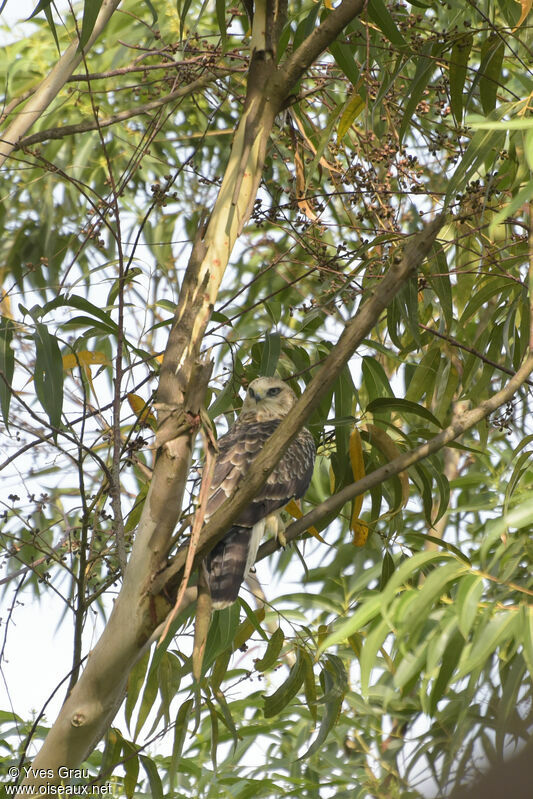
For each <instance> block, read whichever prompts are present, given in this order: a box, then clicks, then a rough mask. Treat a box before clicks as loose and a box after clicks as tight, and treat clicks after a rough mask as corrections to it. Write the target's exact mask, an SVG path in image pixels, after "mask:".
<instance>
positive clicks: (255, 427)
mask: <svg viewBox="0 0 533 799" xmlns="http://www.w3.org/2000/svg"><path fill="white" fill-rule="evenodd" d="M295 402H296V395H295V394H294V392H293V391H292V389H291V388H290V387H289V386H288V385H287V384H286V383H284V382H283V380H279V379H278V378H276V377H258V378H257V379H256V380H253V381H252V382H251V383H250V385H249V387H248V391H247V394H246V399H245V400H244V402H243V405H242V410H241V413H240V415H239V418H238V419H237V421H236V422H235V424H234V425H233V426H232V427H231V428H230V429H229V430H228V432H227V433H226V434H225V435H223V436H221V438H220V439H219V440H218V446H219V453H218V455H217V458H216V462H215V468H214V474H213V480H212V483H211V489H210V496H209V500H208V503H207V508H206V520H207V519H208V518H209V516H211V515H212V514H213V513H214V512H215V511H216V510H217V508H218V507H219V506H220V505H221V504H222V503H223V502H224V500H225V499H227V497H229V496H230V495H231V494H232V493H233V491H234V490H235V488H236V486H237V485H238V484H239V483H240V482H241V481H242V480H246V475H247V473H248V470H249V468H250V465H251V463H252V461H253V459H254V458H255V456H256V455H257V454H258V453H259V452H260V450H261V449H262V448H263V447H264V446H265V443H266V442H267V439H268V438H269V436H271V435H272V433H273V432H274V430H275V429H276V428H277V426H278V425H279V423H280V421H281V419H283V417H284V416H286V415H287V413H288V412H289V410H290V409H291V408H292V406H293V405H294V403H295ZM315 455H316V450H315V444H314V441H313V437H312V435H311V433H310V432H309V430H306V429H305V428H304V429H302V430H301V431H300V433H299V434H298V436H297V437H296V438H295V440H294V441H293V442H292V444H291V445H290V446H289V448H288V449H287V451H286V452H285V454H284V455H283V457H282V458H281V460H280V461H279V463H278V465H277V466H276V468H275V469H274V471H273V472H272V473H271V474H270V476H269V478H268V480H267V481H266V483H265V485H264V486H263V488H262V489H261V490H260V491H259V493H258V494H257V496H256V497H255V498H254V499H253V500H252V501H251V502H250V504H249V505H248V506H247V507H246V508H245V509H244V510H243V512H242V513H241V514H240V516H239V517H238V518H237V520H236V521H235V522H234V524H233V527H232V528H231V529H230V530H229V532H228V533H227V534H226V535H225V536H224V538H223V539H222V540H221V541H219V542H218V544H216V546H215V547H214V548H213V549H212V550H211V552H210V553H209V555H208V556H207V558H206V567H207V577H208V582H209V587H210V591H211V598H212V603H213V608H214V609H215V610H220V609H221V608H225V607H227V606H228V605H231V604H232V603H233V602H235V600H236V599H237V595H238V593H239V589H240V587H241V584H242V582H243V581H244V579H245V578H246V576H247V575H248V572H249V571H250V569H251V568H252V567H253V565H254V562H255V556H256V554H257V549H258V547H259V543H260V541H261V538H262V536H263V534H264V533H265V532H267V531H268V532H269V531H275V532H276V533H277V534H278V537H280V532H279V527H278V522H279V523H281V520H280V519H279V511H280V510H281V509H282V508H283V507H284V506H285V505H286V504H287V503H288V502H289V501H290V500H291V499H299V498H300V497H302V496H303V495H304V494H305V492H306V491H307V487H308V486H309V483H310V481H311V476H312V474H313V466H314V462H315Z"/></svg>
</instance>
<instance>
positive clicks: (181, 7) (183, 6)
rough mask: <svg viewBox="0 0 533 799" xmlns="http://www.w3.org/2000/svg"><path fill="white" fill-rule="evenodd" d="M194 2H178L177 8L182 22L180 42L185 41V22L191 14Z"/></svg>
mask: <svg viewBox="0 0 533 799" xmlns="http://www.w3.org/2000/svg"><path fill="white" fill-rule="evenodd" d="M191 2H192V0H183V2H181V0H178V3H177V8H178V16H179V20H180V42H181V41H182V40H183V30H184V28H185V20H186V19H187V14H188V12H189V8H190V7H191Z"/></svg>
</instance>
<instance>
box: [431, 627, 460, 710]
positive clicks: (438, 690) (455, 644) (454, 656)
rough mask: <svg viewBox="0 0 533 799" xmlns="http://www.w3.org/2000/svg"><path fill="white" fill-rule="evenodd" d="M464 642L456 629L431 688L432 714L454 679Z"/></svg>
mask: <svg viewBox="0 0 533 799" xmlns="http://www.w3.org/2000/svg"><path fill="white" fill-rule="evenodd" d="M464 644H465V641H464V638H463V636H462V635H461V633H460V632H459V630H455V632H454V633H453V634H452V635H451V637H450V639H449V641H448V644H447V646H446V648H445V650H444V654H443V655H442V663H441V667H440V669H439V673H438V676H437V679H436V680H435V682H434V683H433V688H432V689H431V695H430V699H429V706H430V712H431V714H432V715H433V714H434V713H435V712H436V709H437V704H438V702H439V700H440V699H442V697H443V696H444V694H445V692H446V689H447V687H448V685H449V684H450V680H451V679H452V676H453V673H454V671H455V668H456V666H457V664H458V663H459V659H460V657H461V653H462V651H463V647H464Z"/></svg>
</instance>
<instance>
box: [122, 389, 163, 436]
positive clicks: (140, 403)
mask: <svg viewBox="0 0 533 799" xmlns="http://www.w3.org/2000/svg"><path fill="white" fill-rule="evenodd" d="M128 403H129V406H130V408H131V409H132V411H133V413H134V414H135V415H136V417H137V422H138V423H139V424H148V425H150V427H151V428H152V429H154V430H155V428H156V425H157V422H156V418H155V416H154V414H153V413H152V411H151V410H150V408H149V407H148V406H147V404H146V400H143V398H142V397H139V395H138V394H128Z"/></svg>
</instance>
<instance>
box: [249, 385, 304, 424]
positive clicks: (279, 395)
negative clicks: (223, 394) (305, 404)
mask: <svg viewBox="0 0 533 799" xmlns="http://www.w3.org/2000/svg"><path fill="white" fill-rule="evenodd" d="M295 402H296V395H295V393H294V391H293V390H292V389H291V388H289V386H288V385H287V384H286V383H284V382H283V380H279V379H278V378H277V377H257V378H256V379H255V380H252V382H251V383H250V385H249V386H248V391H247V392H246V397H245V400H244V402H243V404H242V412H243V413H254V414H255V415H256V416H257V419H258V421H266V420H267V419H281V418H282V417H283V416H286V415H287V414H288V412H289V411H290V409H291V408H292V406H293V405H294V403H295Z"/></svg>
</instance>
